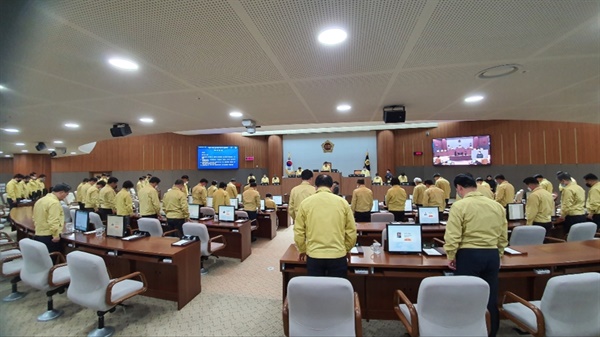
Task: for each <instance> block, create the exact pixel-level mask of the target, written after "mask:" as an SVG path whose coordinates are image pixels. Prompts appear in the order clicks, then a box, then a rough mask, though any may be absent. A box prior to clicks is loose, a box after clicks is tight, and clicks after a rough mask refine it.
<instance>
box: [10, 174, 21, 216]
mask: <svg viewBox="0 0 600 337" xmlns="http://www.w3.org/2000/svg"><path fill="white" fill-rule="evenodd" d="M21 180H23V175H22V174H20V173H17V174H15V175H14V177H13V178H12V179H11V180H9V182H8V183H7V184H6V198H7V200H6V202H8V205H9V206H10V207H11V208H12V207H16V206H17V203H18V202H19V201H20V200H21V188H20V185H19V184H20V183H21Z"/></svg>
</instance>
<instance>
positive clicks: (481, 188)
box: [457, 177, 494, 200]
mask: <svg viewBox="0 0 600 337" xmlns="http://www.w3.org/2000/svg"><path fill="white" fill-rule="evenodd" d="M475 182H477V192H479V193H481V194H483V196H485V197H488V198H490V199H492V200H494V193H493V192H492V189H491V188H490V185H489V184H488V183H486V182H485V181H484V180H483V178H481V177H477V179H475ZM457 195H458V194H457Z"/></svg>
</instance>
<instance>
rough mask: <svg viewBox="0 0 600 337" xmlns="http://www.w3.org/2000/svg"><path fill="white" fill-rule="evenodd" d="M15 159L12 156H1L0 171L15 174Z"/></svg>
mask: <svg viewBox="0 0 600 337" xmlns="http://www.w3.org/2000/svg"><path fill="white" fill-rule="evenodd" d="M13 167H14V164H13V159H12V158H0V173H8V174H10V175H11V177H12V176H13V175H15V173H16V172H14V171H13Z"/></svg>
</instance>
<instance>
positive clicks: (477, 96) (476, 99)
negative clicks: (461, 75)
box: [465, 95, 483, 103]
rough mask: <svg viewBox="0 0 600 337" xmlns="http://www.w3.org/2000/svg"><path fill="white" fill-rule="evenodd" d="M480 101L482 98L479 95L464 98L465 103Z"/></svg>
mask: <svg viewBox="0 0 600 337" xmlns="http://www.w3.org/2000/svg"><path fill="white" fill-rule="evenodd" d="M482 99H483V96H481V95H475V96H469V97H467V98H465V102H466V103H474V102H479V101H481V100H482Z"/></svg>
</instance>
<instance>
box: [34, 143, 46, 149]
mask: <svg viewBox="0 0 600 337" xmlns="http://www.w3.org/2000/svg"><path fill="white" fill-rule="evenodd" d="M35 149H36V150H38V151H42V150H45V149H46V144H44V142H39V143H37V145H36V146H35Z"/></svg>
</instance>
